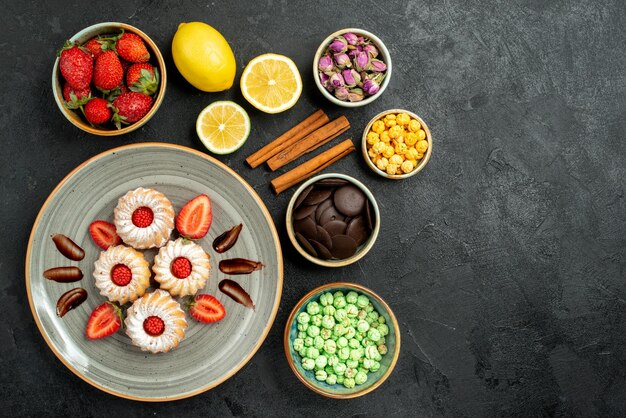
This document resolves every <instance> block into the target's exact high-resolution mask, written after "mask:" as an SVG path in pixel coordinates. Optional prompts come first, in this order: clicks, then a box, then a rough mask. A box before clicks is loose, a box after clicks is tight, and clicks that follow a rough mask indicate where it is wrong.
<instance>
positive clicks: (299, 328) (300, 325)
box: [297, 324, 309, 331]
mask: <svg viewBox="0 0 626 418" xmlns="http://www.w3.org/2000/svg"><path fill="white" fill-rule="evenodd" d="M308 327H309V324H298V326H297V328H298V331H306V329H307V328H308Z"/></svg>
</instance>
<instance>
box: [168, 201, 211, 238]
mask: <svg viewBox="0 0 626 418" xmlns="http://www.w3.org/2000/svg"><path fill="white" fill-rule="evenodd" d="M212 221H213V209H211V199H209V196H207V195H205V194H201V195H200V196H196V197H194V198H193V199H191V200H190V201H189V202H187V203H185V206H183V207H182V209H181V210H180V212H179V213H178V216H176V229H177V230H178V232H179V233H180V234H181V235H182V236H183V237H185V238H189V239H200V238H202V237H204V236H205V235H206V234H207V232H209V228H210V227H211V222H212Z"/></svg>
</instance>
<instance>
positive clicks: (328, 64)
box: [317, 54, 333, 71]
mask: <svg viewBox="0 0 626 418" xmlns="http://www.w3.org/2000/svg"><path fill="white" fill-rule="evenodd" d="M317 68H319V70H320V71H330V70H332V69H333V59H332V58H331V57H330V55H328V54H327V55H323V56H322V57H321V58H320V61H319V63H318V64H317Z"/></svg>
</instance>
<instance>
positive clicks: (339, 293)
mask: <svg viewBox="0 0 626 418" xmlns="http://www.w3.org/2000/svg"><path fill="white" fill-rule="evenodd" d="M333 297H334V298H335V299H337V298H343V297H345V296H344V295H343V292H342V291H341V290H337V291H336V292H335V293H333Z"/></svg>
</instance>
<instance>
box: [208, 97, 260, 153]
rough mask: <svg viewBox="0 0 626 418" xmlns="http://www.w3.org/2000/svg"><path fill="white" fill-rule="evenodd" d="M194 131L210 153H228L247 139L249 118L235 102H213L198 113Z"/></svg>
mask: <svg viewBox="0 0 626 418" xmlns="http://www.w3.org/2000/svg"><path fill="white" fill-rule="evenodd" d="M196 132H197V133H198V137H199V138H200V140H201V141H202V143H203V144H204V146H205V147H207V149H208V150H209V151H211V152H212V153H215V154H230V153H231V152H233V151H236V150H237V149H239V147H241V146H242V145H243V144H244V142H246V139H248V135H249V134H250V118H249V117H248V114H247V113H246V111H245V110H244V109H243V108H242V107H241V106H239V105H238V104H237V103H234V102H230V101H219V102H213V103H211V104H210V105H208V106H207V107H205V108H204V109H203V110H202V112H200V114H199V115H198V119H197V120H196Z"/></svg>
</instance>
